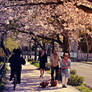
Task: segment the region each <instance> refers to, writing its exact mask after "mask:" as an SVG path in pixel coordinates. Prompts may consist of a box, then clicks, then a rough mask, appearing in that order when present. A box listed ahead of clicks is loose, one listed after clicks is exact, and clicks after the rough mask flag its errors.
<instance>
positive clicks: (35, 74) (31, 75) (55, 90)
mask: <svg viewBox="0 0 92 92" xmlns="http://www.w3.org/2000/svg"><path fill="white" fill-rule="evenodd" d="M49 79H50V74H47V73H45V75H44V78H43V79H42V78H39V70H37V69H36V67H34V66H33V65H30V64H29V63H27V64H26V65H25V66H23V71H22V82H21V84H20V85H19V84H18V85H17V87H16V91H14V92H79V91H78V90H76V89H75V88H73V87H71V86H68V87H67V88H62V85H61V83H59V84H58V86H57V87H50V86H49V87H48V88H41V87H40V86H39V84H40V82H41V81H43V80H49ZM4 92H13V85H12V83H11V82H10V81H9V70H8V72H7V81H6V88H5V90H4Z"/></svg>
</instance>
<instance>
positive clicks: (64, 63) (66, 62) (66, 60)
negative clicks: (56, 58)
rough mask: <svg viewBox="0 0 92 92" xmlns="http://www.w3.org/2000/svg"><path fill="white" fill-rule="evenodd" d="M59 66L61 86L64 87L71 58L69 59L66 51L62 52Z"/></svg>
mask: <svg viewBox="0 0 92 92" xmlns="http://www.w3.org/2000/svg"><path fill="white" fill-rule="evenodd" d="M60 66H61V75H62V88H66V87H67V81H68V78H69V77H70V67H71V60H70V59H69V54H68V53H65V54H64V58H63V59H62V61H61V62H60Z"/></svg>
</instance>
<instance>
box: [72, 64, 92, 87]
mask: <svg viewBox="0 0 92 92" xmlns="http://www.w3.org/2000/svg"><path fill="white" fill-rule="evenodd" d="M71 66H72V69H75V70H77V74H78V75H81V76H83V77H84V78H85V84H87V85H88V86H89V87H91V88H92V64H85V63H80V62H72V65H71Z"/></svg>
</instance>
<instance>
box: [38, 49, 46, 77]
mask: <svg viewBox="0 0 92 92" xmlns="http://www.w3.org/2000/svg"><path fill="white" fill-rule="evenodd" d="M39 60H40V77H42V76H43V75H44V71H45V65H46V63H47V54H46V51H45V50H42V51H40V52H39Z"/></svg>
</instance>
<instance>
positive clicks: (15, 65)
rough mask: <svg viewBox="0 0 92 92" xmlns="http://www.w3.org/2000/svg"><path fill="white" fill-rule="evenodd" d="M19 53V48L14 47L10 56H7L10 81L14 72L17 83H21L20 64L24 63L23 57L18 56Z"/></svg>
mask: <svg viewBox="0 0 92 92" xmlns="http://www.w3.org/2000/svg"><path fill="white" fill-rule="evenodd" d="M20 54H21V51H20V49H14V50H13V54H12V56H11V57H10V58H9V62H10V68H11V75H10V81H11V80H12V78H13V77H14V74H16V76H17V82H18V83H21V70H22V65H24V64H25V63H26V62H25V60H24V59H23V57H21V56H20Z"/></svg>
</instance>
